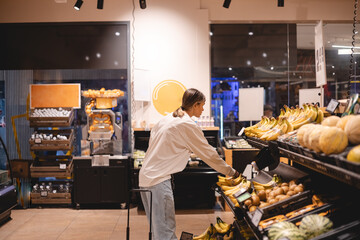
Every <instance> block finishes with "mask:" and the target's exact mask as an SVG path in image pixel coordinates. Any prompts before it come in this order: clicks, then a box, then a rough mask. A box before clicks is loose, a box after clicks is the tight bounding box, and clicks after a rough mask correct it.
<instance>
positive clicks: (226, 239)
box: [223, 231, 234, 240]
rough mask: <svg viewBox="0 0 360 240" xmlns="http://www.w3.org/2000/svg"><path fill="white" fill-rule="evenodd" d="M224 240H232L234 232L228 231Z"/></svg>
mask: <svg viewBox="0 0 360 240" xmlns="http://www.w3.org/2000/svg"><path fill="white" fill-rule="evenodd" d="M223 239H224V240H233V239H234V231H230V233H229V235H225V236H224V238H223Z"/></svg>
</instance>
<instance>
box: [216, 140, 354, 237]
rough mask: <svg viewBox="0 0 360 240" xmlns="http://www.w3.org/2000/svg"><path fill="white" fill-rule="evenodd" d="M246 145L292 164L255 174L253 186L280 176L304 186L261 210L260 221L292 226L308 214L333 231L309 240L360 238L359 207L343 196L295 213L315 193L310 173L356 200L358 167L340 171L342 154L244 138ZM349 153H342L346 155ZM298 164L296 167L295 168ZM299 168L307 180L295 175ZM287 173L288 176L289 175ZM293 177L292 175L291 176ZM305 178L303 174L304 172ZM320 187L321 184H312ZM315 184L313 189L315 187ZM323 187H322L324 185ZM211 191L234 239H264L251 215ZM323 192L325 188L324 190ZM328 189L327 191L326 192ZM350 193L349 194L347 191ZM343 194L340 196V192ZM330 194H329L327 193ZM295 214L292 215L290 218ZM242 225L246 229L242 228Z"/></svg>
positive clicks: (218, 189)
mask: <svg viewBox="0 0 360 240" xmlns="http://www.w3.org/2000/svg"><path fill="white" fill-rule="evenodd" d="M247 141H248V142H249V144H251V145H252V146H254V147H257V148H259V149H264V148H265V149H266V150H269V151H271V152H273V154H272V155H273V156H274V155H275V156H278V157H286V158H289V160H290V163H289V164H292V163H296V164H294V166H290V165H287V164H284V163H280V164H279V166H278V167H279V169H278V168H276V169H274V170H271V171H267V172H266V171H263V170H260V171H259V174H258V175H257V176H256V177H255V178H254V179H252V180H255V179H256V181H257V182H261V183H264V182H267V181H268V180H269V178H268V177H267V176H266V175H268V176H272V175H273V174H274V173H276V174H278V175H280V176H281V177H282V178H283V180H284V181H285V182H286V181H289V180H291V178H293V179H299V180H300V182H301V183H304V185H305V191H304V192H302V193H301V194H296V195H294V196H291V197H289V198H287V199H285V200H282V201H280V202H277V203H275V204H272V205H269V206H267V207H264V208H261V210H262V217H261V219H262V220H265V219H271V218H272V216H274V218H275V216H276V217H278V216H282V215H284V216H288V217H289V218H288V219H287V221H290V222H292V223H294V224H297V225H298V224H299V223H300V221H301V219H302V218H303V217H305V216H308V215H310V214H319V213H322V214H326V216H328V217H329V218H330V219H331V220H332V221H333V222H334V226H333V229H332V230H330V231H328V232H327V233H325V234H321V235H320V236H317V237H316V238H313V239H329V238H331V239H337V240H340V239H359V238H360V219H359V217H358V216H357V215H358V214H357V213H358V212H359V206H358V204H357V203H356V200H353V201H348V200H347V198H344V197H343V196H338V200H337V201H334V202H325V203H324V204H323V205H319V206H317V207H315V208H314V209H311V210H309V211H304V213H303V212H301V211H298V212H296V211H297V210H298V209H301V208H302V207H307V206H309V205H308V204H311V202H312V196H313V194H317V192H316V191H315V192H314V191H313V190H312V189H311V187H310V188H309V189H308V188H307V187H306V186H307V185H309V186H312V185H313V184H314V183H312V182H311V181H312V179H311V176H313V175H312V173H317V174H318V175H319V176H322V177H321V178H324V179H326V178H330V179H333V180H332V181H335V182H337V183H338V184H339V185H341V186H343V185H344V186H345V187H344V189H345V190H344V189H339V188H334V191H335V194H337V193H338V192H341V191H345V194H350V193H349V191H350V192H351V195H353V196H355V195H356V196H358V193H359V189H360V174H359V172H358V168H357V167H358V166H357V165H356V164H355V165H351V167H349V166H347V167H343V166H345V163H343V162H342V161H346V158H345V157H346V153H343V154H339V155H331V156H326V155H324V154H317V153H315V152H311V151H310V150H308V149H305V148H303V147H301V146H298V145H294V144H291V143H286V142H280V141H277V142H275V141H272V142H264V141H261V140H260V139H256V138H251V137H250V138H247ZM348 150H349V149H347V150H346V152H347V151H348ZM297 164H298V165H297ZM300 166H302V168H301V169H305V170H306V169H308V170H309V171H310V172H309V173H310V174H311V175H310V177H309V176H307V175H304V176H301V175H298V173H300V172H302V171H301V170H299V169H298V168H297V167H300ZM289 171H290V173H289ZM294 174H295V175H294ZM305 174H307V171H306V172H305ZM316 184H319V185H320V186H322V185H321V184H326V183H324V182H322V183H316ZM316 184H315V185H316ZM324 186H325V185H324ZM214 189H215V191H216V192H218V193H219V194H220V195H221V197H222V198H223V199H224V202H225V203H226V205H227V206H228V207H229V208H230V209H231V211H232V212H233V214H234V217H235V221H234V224H233V225H234V226H235V229H236V232H237V234H235V236H236V238H235V239H262V240H265V239H268V237H267V232H268V230H269V228H270V227H265V228H264V229H263V228H262V227H261V226H256V225H254V223H253V221H252V220H253V216H254V212H249V211H248V209H247V207H245V205H242V204H241V206H240V207H235V205H234V204H233V202H232V201H231V200H230V199H229V198H228V197H227V196H226V195H225V194H224V192H223V191H222V189H221V188H220V187H217V186H216V187H214ZM325 189H326V190H325V191H327V190H328V189H329V188H328V187H326V188H325ZM330 189H331V188H330ZM349 189H350V190H349ZM343 193H344V192H343ZM330 194H333V193H330ZM294 210H295V213H296V215H295V216H294V215H291V214H290V213H293V211H294ZM245 225H246V226H245ZM246 227H248V228H249V229H250V230H251V233H252V236H250V237H249V236H247V237H246V238H245V237H243V236H242V234H241V231H242V229H244V228H246Z"/></svg>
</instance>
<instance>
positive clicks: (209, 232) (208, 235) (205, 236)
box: [193, 223, 216, 240]
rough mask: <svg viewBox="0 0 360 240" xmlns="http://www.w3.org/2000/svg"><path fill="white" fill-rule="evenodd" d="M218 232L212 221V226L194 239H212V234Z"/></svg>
mask: <svg viewBox="0 0 360 240" xmlns="http://www.w3.org/2000/svg"><path fill="white" fill-rule="evenodd" d="M214 233H216V229H215V227H214V225H213V224H212V223H211V224H210V226H209V227H208V228H207V229H206V230H205V232H203V233H202V234H200V235H198V236H195V237H193V239H194V240H205V239H210V238H211V236H212V235H213V234H214Z"/></svg>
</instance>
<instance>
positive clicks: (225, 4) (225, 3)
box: [223, 0, 231, 8]
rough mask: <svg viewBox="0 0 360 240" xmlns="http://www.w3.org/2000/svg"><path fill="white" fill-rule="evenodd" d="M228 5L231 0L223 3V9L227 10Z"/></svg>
mask: <svg viewBox="0 0 360 240" xmlns="http://www.w3.org/2000/svg"><path fill="white" fill-rule="evenodd" d="M230 3H231V0H225V1H224V4H223V7H224V8H229V6H230Z"/></svg>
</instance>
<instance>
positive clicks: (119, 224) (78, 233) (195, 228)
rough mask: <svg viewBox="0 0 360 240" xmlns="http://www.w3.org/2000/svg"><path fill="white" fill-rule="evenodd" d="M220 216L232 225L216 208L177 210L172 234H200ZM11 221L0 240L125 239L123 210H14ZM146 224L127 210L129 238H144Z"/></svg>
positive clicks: (228, 215) (0, 229)
mask: <svg viewBox="0 0 360 240" xmlns="http://www.w3.org/2000/svg"><path fill="white" fill-rule="evenodd" d="M217 216H220V217H221V218H222V219H223V220H224V221H225V222H228V223H232V222H233V214H232V212H224V211H222V210H221V209H219V208H214V209H205V210H177V211H176V226H177V229H176V235H177V237H178V238H180V236H181V232H182V231H186V232H190V233H194V234H200V233H202V232H203V231H204V230H205V229H206V228H207V227H208V226H209V225H210V223H215V221H216V217H217ZM11 217H12V219H11V220H10V221H8V222H6V223H5V224H3V225H2V226H1V227H0V240H3V239H4V240H5V239H6V240H30V239H34V240H35V239H36V240H41V239H44V240H45V239H46V240H51V239H57V240H65V239H66V240H68V239H69V240H70V239H74V240H75V239H76V240H82V239H87V240H91V239H99V240H100V239H101V240H103V239H117V240H119V239H126V223H127V210H126V209H80V210H76V209H72V208H29V209H14V210H12V211H11ZM148 233H149V224H148V222H147V220H146V216H145V212H144V211H140V210H139V211H138V209H137V208H132V209H131V211H130V239H132V240H146V239H148Z"/></svg>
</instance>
